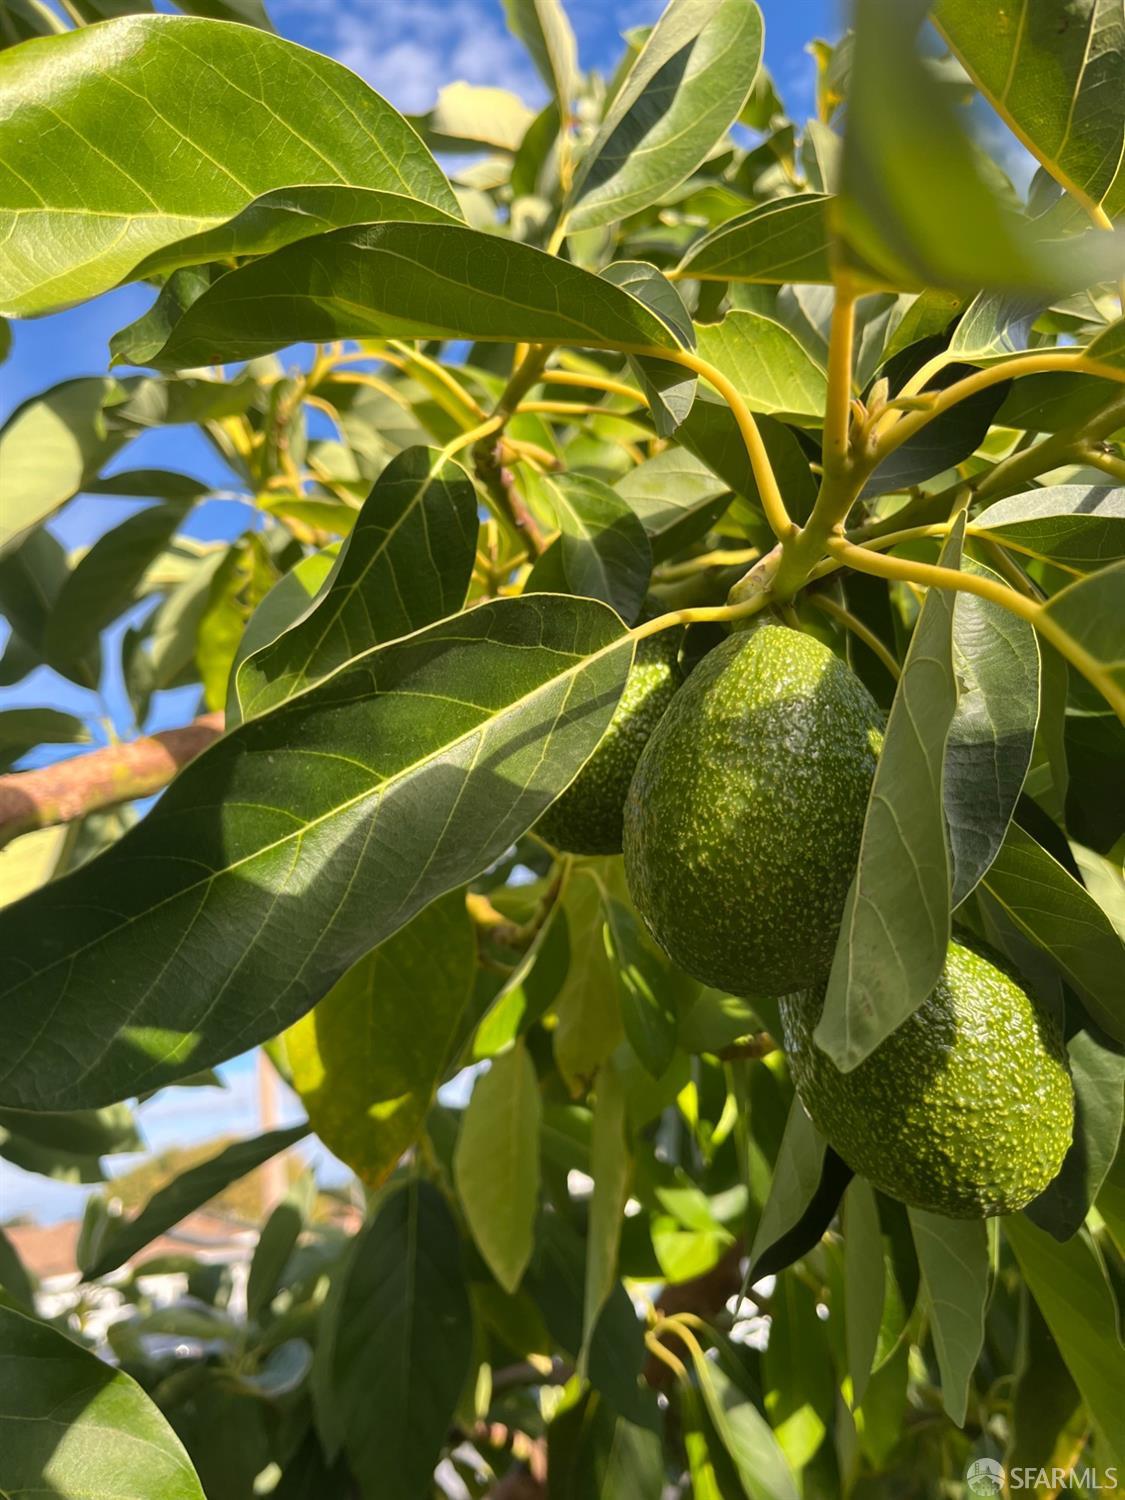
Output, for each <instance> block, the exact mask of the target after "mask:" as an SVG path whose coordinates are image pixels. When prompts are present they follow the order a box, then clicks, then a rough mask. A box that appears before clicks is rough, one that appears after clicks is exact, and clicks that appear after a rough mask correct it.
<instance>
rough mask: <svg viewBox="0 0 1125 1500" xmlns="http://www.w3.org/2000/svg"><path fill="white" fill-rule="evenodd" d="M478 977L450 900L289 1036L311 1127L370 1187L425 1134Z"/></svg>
mask: <svg viewBox="0 0 1125 1500" xmlns="http://www.w3.org/2000/svg"><path fill="white" fill-rule="evenodd" d="M475 968H476V939H475V937H474V932H473V926H472V923H471V922H470V920H469V917H468V914H467V912H466V910H465V898H464V895H463V893H462V892H461V891H459V890H455V891H450V892H449V894H448V895H446V896H442V897H440V898H439V899H438V900H437V901H435V902H433V903H432V905H430V906H427V907H426V908H425V910H423V911H420V912H419V913H418V915H417V916H416V917H415V918H414V919H413V920H412V921H410V922H408V923H407V924H406V926H405V927H401V928H400V929H399V930H398V931H397V932H396V933H394V934H393V935H392V936H391V937H389V938H387V939H386V940H385V941H384V942H382V943H380V944H379V946H378V947H377V948H374V949H372V951H371V952H370V953H367V954H365V955H364V957H363V958H361V959H360V960H359V962H358V963H355V964H353V965H352V967H351V968H350V969H349V970H348V971H347V973H346V974H345V975H344V976H343V978H341V979H338V980H337V981H336V983H335V984H334V985H333V987H332V989H331V990H329V992H328V994H327V995H325V997H324V999H323V1000H321V1001H320V1002H319V1003H318V1004H317V1005H316V1006H315V1007H314V1008H313V1009H312V1010H311V1011H309V1012H308V1014H307V1015H304V1016H302V1017H301V1019H300V1020H299V1021H297V1022H296V1024H295V1025H293V1026H291V1027H290V1028H289V1030H288V1031H287V1032H286V1033H285V1052H286V1056H287V1057H288V1059H289V1065H290V1067H291V1069H292V1071H293V1087H294V1088H295V1089H296V1091H297V1093H298V1094H299V1095H300V1098H301V1103H302V1104H303V1105H304V1106H305V1109H306V1110H307V1111H308V1116H309V1123H310V1124H311V1125H312V1128H313V1129H314V1130H315V1131H316V1133H317V1135H318V1136H319V1137H320V1138H321V1140H322V1141H323V1142H324V1144H325V1145H326V1146H327V1147H328V1149H329V1150H330V1151H332V1152H334V1153H335V1155H336V1156H338V1157H339V1158H340V1160H341V1161H344V1162H346V1163H347V1165H348V1166H349V1167H351V1169H352V1171H353V1172H355V1173H356V1175H357V1176H359V1177H360V1178H362V1180H363V1181H364V1182H365V1183H366V1184H367V1185H368V1187H371V1188H376V1187H378V1186H379V1185H380V1184H381V1183H382V1182H384V1181H385V1180H386V1178H387V1177H388V1176H389V1174H390V1173H391V1172H392V1171H393V1170H394V1167H395V1164H396V1162H397V1161H398V1159H399V1157H400V1156H401V1155H402V1153H403V1152H404V1151H405V1150H407V1148H408V1147H409V1146H411V1145H412V1144H413V1143H414V1141H415V1140H416V1139H417V1137H418V1134H419V1132H420V1131H421V1129H422V1125H423V1122H424V1120H425V1118H426V1113H427V1111H428V1110H429V1107H430V1105H431V1103H432V1102H433V1097H434V1093H435V1091H436V1089H437V1086H438V1084H439V1083H440V1082H441V1078H442V1073H443V1071H444V1068H445V1064H446V1059H447V1058H448V1056H449V1049H450V1044H451V1041H452V1038H453V1036H454V1034H455V1032H456V1029H457V1024H458V1022H459V1020H460V1018H461V1015H462V1013H463V1011H464V1009H465V1007H466V1005H467V1004H468V1001H469V996H470V994H471V992H472V985H473V976H474V970H475ZM418 995H424V996H425V997H426V1006H425V1010H424V1011H422V1012H419V1010H418V1009H417V1007H416V1006H415V1005H414V1003H413V1000H414V997H416V996H418Z"/></svg>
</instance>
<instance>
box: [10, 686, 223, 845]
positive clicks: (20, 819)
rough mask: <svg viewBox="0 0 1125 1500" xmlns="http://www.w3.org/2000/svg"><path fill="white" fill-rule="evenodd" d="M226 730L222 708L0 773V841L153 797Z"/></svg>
mask: <svg viewBox="0 0 1125 1500" xmlns="http://www.w3.org/2000/svg"><path fill="white" fill-rule="evenodd" d="M222 732H223V715H222V714H221V713H210V714H202V715H200V717H199V718H198V719H194V720H193V721H192V722H191V723H190V724H185V725H183V727H182V728H180V729H165V730H162V731H161V732H160V733H159V734H150V735H146V736H145V737H144V738H143V739H139V740H132V741H130V742H129V743H123V744H119V745H109V746H107V747H106V748H105V749H104V750H94V751H92V752H91V753H90V754H89V755H79V756H75V757H74V759H72V760H64V761H60V762H59V763H58V764H57V765H54V766H44V767H42V769H40V770H36V771H16V772H13V773H12V774H11V775H8V776H0V845H3V844H7V843H10V842H11V840H12V839H14V838H17V837H18V836H19V835H20V834H21V833H29V832H30V831H31V830H32V829H35V828H51V827H54V826H55V825H57V824H59V823H72V822H74V821H75V820H76V819H77V818H83V817H85V816H86V814H87V813H92V812H99V811H101V810H102V809H103V808H107V807H117V806H118V805H119V804H120V803H122V802H132V801H133V800H134V799H135V798H137V797H150V796H151V795H152V794H153V792H159V791H160V790H161V789H162V788H163V787H165V786H167V785H168V783H169V782H170V781H171V780H172V777H173V776H175V774H176V772H177V771H178V770H179V769H180V767H181V766H185V765H186V764H187V763H188V761H189V760H194V759H195V757H196V756H197V755H199V754H200V753H201V752H202V751H204V750H206V749H207V747H208V746H209V745H211V744H213V743H214V742H215V740H217V739H218V738H219V736H220V735H221V734H222Z"/></svg>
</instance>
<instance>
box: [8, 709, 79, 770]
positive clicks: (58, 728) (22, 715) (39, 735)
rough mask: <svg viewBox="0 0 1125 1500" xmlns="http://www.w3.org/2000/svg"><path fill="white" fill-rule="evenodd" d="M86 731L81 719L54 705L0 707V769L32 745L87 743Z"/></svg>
mask: <svg viewBox="0 0 1125 1500" xmlns="http://www.w3.org/2000/svg"><path fill="white" fill-rule="evenodd" d="M89 743H90V732H89V730H88V729H87V728H86V726H85V724H83V722H82V720H81V719H76V718H75V717H74V715H73V714H64V713H62V712H60V710H59V709H57V708H6V709H3V710H0V770H2V771H6V770H7V769H8V768H9V767H10V766H11V765H12V764H13V763H14V762H15V761H17V760H19V758H20V756H21V755H25V754H26V753H27V751H28V750H32V749H34V748H35V746H36V745H88V744H89Z"/></svg>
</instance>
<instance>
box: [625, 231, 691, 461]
mask: <svg viewBox="0 0 1125 1500" xmlns="http://www.w3.org/2000/svg"><path fill="white" fill-rule="evenodd" d="M601 274H602V276H604V277H605V279H606V280H607V281H612V282H613V284H614V286H619V287H623V288H624V289H625V291H627V292H630V293H631V294H632V295H633V296H634V297H636V298H637V300H638V301H639V302H643V303H644V304H645V306H646V307H651V308H652V310H653V312H654V313H655V314H656V315H657V317H658V318H660V319H661V320H662V321H663V322H664V323H666V324H667V325H668V327H669V328H670V329H671V330H672V332H673V333H674V334H675V336H676V338H677V340H678V341H679V342H680V343H681V344H682V345H683V346H684V348H686V349H693V348H694V347H695V329H694V327H693V326H692V321H691V316H690V314H689V313H688V310H687V308H686V307H685V306H684V304H683V302H682V301H681V300H680V294H679V292H677V290H676V288H675V287H674V286H673V285H672V283H671V282H670V281H667V280H666V279H665V278H664V276H662V275H661V273H660V272H659V271H658V270H657V269H656V267H655V266H651V265H649V264H648V263H647V262H646V261H636V260H618V261H614V262H613V263H612V264H611V265H608V266H606V267H605V269H604V270H603V271H602V272H601ZM630 364H631V366H632V368H633V372H634V374H635V375H636V377H637V383H638V385H640V387H641V389H642V390H643V391H644V393H645V395H646V397H647V398H648V409H649V414H650V415H651V417H652V421H653V425H654V426H655V428H656V432H657V435H658V436H659V437H671V436H672V434H673V433H674V432H675V430H676V428H677V427H679V425H680V423H681V422H682V421H683V420H684V418H685V417H686V416H687V414H688V412H689V411H690V410H691V404H692V402H693V401H694V400H695V391H696V386H697V384H698V382H697V379H696V376H695V374H694V373H693V372H692V371H691V370H686V369H685V368H684V367H683V365H676V364H671V363H669V362H668V361H666V360H659V359H646V358H644V357H642V356H637V357H634V358H632V359H631V360H630Z"/></svg>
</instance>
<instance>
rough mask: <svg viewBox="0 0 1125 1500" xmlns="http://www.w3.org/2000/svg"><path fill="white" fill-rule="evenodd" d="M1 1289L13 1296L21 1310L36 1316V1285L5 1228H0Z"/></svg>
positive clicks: (13, 1300)
mask: <svg viewBox="0 0 1125 1500" xmlns="http://www.w3.org/2000/svg"><path fill="white" fill-rule="evenodd" d="M0 1291H2V1292H4V1293H5V1294H6V1295H7V1296H8V1297H9V1298H11V1300H12V1302H14V1303H15V1304H16V1307H17V1308H18V1309H19V1310H20V1311H26V1312H29V1313H30V1314H31V1315H32V1316H33V1317H34V1316H35V1287H34V1285H33V1283H32V1280H31V1277H30V1276H29V1274H28V1272H27V1268H26V1267H25V1266H24V1263H23V1261H22V1260H20V1258H19V1253H18V1251H17V1250H16V1247H15V1246H14V1245H13V1244H12V1242H11V1240H10V1239H9V1238H8V1236H7V1235H6V1234H5V1233H4V1231H3V1229H0Z"/></svg>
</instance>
